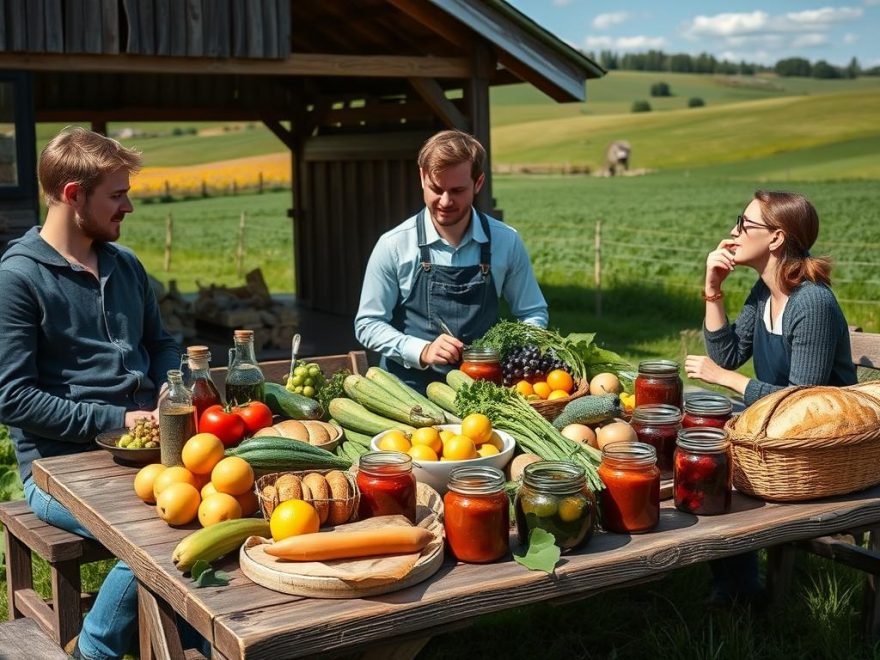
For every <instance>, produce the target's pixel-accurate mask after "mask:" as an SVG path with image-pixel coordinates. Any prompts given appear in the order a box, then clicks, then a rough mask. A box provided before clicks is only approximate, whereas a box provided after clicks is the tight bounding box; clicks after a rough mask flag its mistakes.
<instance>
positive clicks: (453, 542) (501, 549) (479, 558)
mask: <svg viewBox="0 0 880 660" xmlns="http://www.w3.org/2000/svg"><path fill="white" fill-rule="evenodd" d="M448 487H449V490H448V491H447V492H446V495H445V496H444V497H443V510H444V515H443V525H444V528H445V530H446V540H447V541H448V542H449V548H450V549H451V550H452V554H454V555H455V557H456V559H458V560H459V561H464V562H469V563H472V564H483V563H487V562H491V561H495V560H496V559H500V558H501V557H503V556H504V555H506V554H507V546H508V542H509V540H510V504H509V502H508V499H507V495H506V494H505V492H504V473H503V472H502V471H501V470H499V469H498V468H494V467H490V466H484V467H460V468H455V469H454V470H453V471H452V472H451V473H450V474H449V484H448Z"/></svg>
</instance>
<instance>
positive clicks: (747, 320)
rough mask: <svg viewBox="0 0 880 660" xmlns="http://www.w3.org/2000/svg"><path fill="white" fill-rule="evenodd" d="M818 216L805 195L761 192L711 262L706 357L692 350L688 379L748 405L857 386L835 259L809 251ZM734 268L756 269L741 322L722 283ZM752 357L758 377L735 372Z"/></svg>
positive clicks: (687, 364) (708, 262) (711, 255)
mask: <svg viewBox="0 0 880 660" xmlns="http://www.w3.org/2000/svg"><path fill="white" fill-rule="evenodd" d="M818 234H819V216H818V214H817V213H816V209H815V208H814V207H813V205H812V204H811V203H810V202H809V201H808V200H807V199H806V197H804V196H803V195H798V194H795V193H786V192H766V191H763V190H759V191H758V192H756V193H755V198H754V199H753V200H752V201H751V203H749V205H748V206H747V207H746V210H745V211H744V212H743V214H742V215H740V216H739V217H738V218H737V221H736V226H735V227H734V229H733V231H732V232H731V233H730V238H728V239H725V240H723V241H721V243H719V245H718V247H717V248H716V249H715V250H714V251H712V252H711V253H709V256H708V258H707V259H706V288H705V289H704V291H703V298H704V300H705V301H706V318H705V323H704V330H703V333H704V337H705V340H706V352H707V353H708V356H702V355H688V356H687V358H686V359H685V372H686V373H687V375H688V376H689V377H690V378H698V379H700V380H703V381H705V382H707V383H712V384H715V385H723V386H724V387H728V388H730V389H732V390H734V391H736V392H738V393H739V394H741V395H742V396H743V400H744V401H745V403H746V405H751V404H752V403H754V402H755V401H757V400H758V399H760V398H761V397H762V396H765V395H767V394H769V393H771V392H774V391H776V390H779V389H781V388H783V387H788V386H790V385H852V384H854V383H855V382H856V372H855V367H854V366H853V362H852V353H851V352H850V345H849V327H848V326H847V323H846V318H844V316H843V311H842V310H841V309H840V305H838V304H837V299H836V298H835V297H834V294H833V293H832V292H831V288H830V287H831V276H830V275H831V264H830V262H829V261H828V259H826V258H824V257H814V256H812V255H811V254H810V248H811V247H812V246H813V243H815V241H816V237H817V236H818ZM736 266H747V267H749V268H752V269H753V270H755V271H756V272H757V273H758V281H757V282H756V283H755V286H754V287H752V291H751V293H750V294H749V296H748V298H747V299H746V302H745V304H744V306H743V308H742V310H741V311H740V313H739V316H738V317H737V319H736V321H734V322H733V323H730V322H729V321H728V320H727V314H726V313H725V310H724V302H723V297H724V293H723V292H722V284H723V283H724V280H725V279H726V278H727V276H728V275H729V274H730V273H731V272H733V270H734V268H735V267H736ZM749 358H752V359H753V363H754V367H755V377H754V378H748V377H747V376H744V375H742V374H740V373H737V372H736V371H735V370H736V369H738V368H739V367H740V366H742V365H743V364H744V363H745V362H746V361H747V360H748V359H749Z"/></svg>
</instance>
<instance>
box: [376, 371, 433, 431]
mask: <svg viewBox="0 0 880 660" xmlns="http://www.w3.org/2000/svg"><path fill="white" fill-rule="evenodd" d="M366 376H367V380H369V381H371V382H373V383H376V385H378V386H379V387H381V388H382V389H383V390H385V391H386V392H388V393H389V394H391V395H392V396H394V397H396V398H397V399H398V400H399V401H403V402H404V403H410V404H412V405H414V406H420V407H421V409H422V412H424V413H425V414H426V415H428V416H429V417H433V418H434V419H442V418H443V409H442V408H441V407H440V406H438V405H437V404H436V403H434V402H433V401H431V400H430V398H429V397H424V396H422V395H421V394H419V393H418V392H416V391H415V390H414V389H413V388H411V387H410V386H409V385H407V384H406V383H404V382H403V381H402V380H400V378H398V377H397V376H395V375H394V374H392V373H388V372H387V371H385V370H384V369H380V368H379V367H370V368H369V369H367V373H366Z"/></svg>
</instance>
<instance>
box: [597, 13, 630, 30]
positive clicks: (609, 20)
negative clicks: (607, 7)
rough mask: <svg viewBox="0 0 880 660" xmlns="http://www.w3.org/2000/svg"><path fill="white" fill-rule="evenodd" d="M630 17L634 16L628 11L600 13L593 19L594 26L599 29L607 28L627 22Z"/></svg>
mask: <svg viewBox="0 0 880 660" xmlns="http://www.w3.org/2000/svg"><path fill="white" fill-rule="evenodd" d="M630 18H632V14H630V13H629V12H628V11H615V12H610V13H608V14H599V15H598V16H596V18H594V19H593V27H594V28H596V29H597V30H607V29H608V28H610V27H611V26H612V25H619V24H621V23H625V22H626V21H628V20H629V19H630Z"/></svg>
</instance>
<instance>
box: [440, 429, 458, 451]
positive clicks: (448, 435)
mask: <svg viewBox="0 0 880 660" xmlns="http://www.w3.org/2000/svg"><path fill="white" fill-rule="evenodd" d="M454 435H455V433H453V432H452V431H450V430H449V429H443V430H442V431H440V440H441V442H446V441H447V440H449V438H451V437H453V436H454ZM440 451H443V449H442V447H441V449H440Z"/></svg>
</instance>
